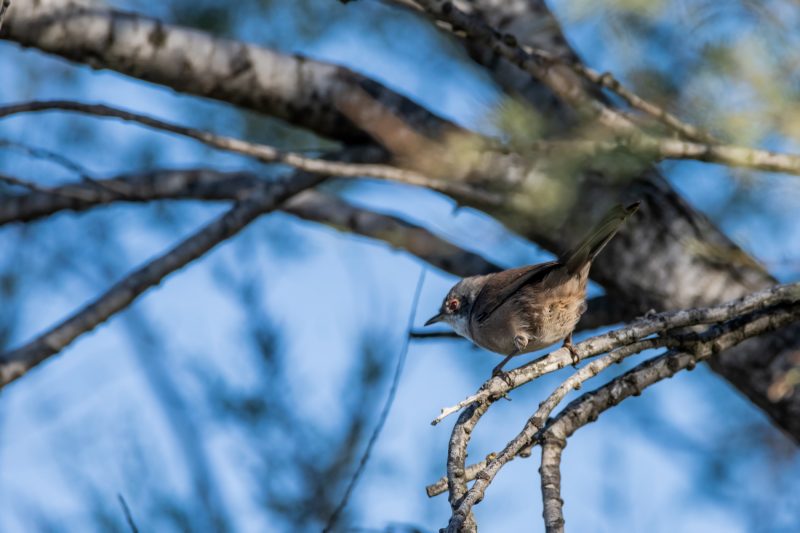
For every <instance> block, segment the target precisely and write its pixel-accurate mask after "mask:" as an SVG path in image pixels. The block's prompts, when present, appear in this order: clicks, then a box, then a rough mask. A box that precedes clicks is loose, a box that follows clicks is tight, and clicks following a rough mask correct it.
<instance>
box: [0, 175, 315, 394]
mask: <svg viewBox="0 0 800 533" xmlns="http://www.w3.org/2000/svg"><path fill="white" fill-rule="evenodd" d="M320 181H322V178H320V177H319V176H315V175H308V174H306V175H301V176H296V177H295V178H294V179H292V180H290V181H287V182H284V183H278V184H275V185H274V186H273V187H272V189H271V190H269V191H268V192H262V193H261V194H254V195H253V196H252V197H250V198H248V199H246V200H243V201H242V202H240V203H238V204H237V205H236V206H234V207H233V208H232V209H231V210H230V211H228V212H227V213H225V214H224V215H222V216H221V217H220V218H218V219H216V220H215V221H213V222H211V223H210V224H208V225H207V226H205V227H204V228H203V229H201V230H200V231H199V232H197V233H195V234H194V235H192V236H190V237H188V238H187V239H185V240H184V241H183V242H181V243H180V244H178V245H177V246H175V247H174V248H173V249H171V250H170V251H168V252H167V253H165V254H163V255H161V256H160V257H158V258H156V259H154V260H152V261H150V262H148V263H147V264H146V265H144V266H142V267H141V268H139V269H137V270H135V271H134V272H132V273H131V274H130V275H128V276H127V277H126V278H125V279H123V280H122V281H120V282H119V283H117V284H116V285H114V286H113V287H111V288H110V289H109V290H108V291H106V292H105V293H104V294H103V295H102V296H100V297H99V298H98V299H96V300H95V301H94V302H92V303H90V304H89V305H87V306H86V307H84V308H83V309H80V310H79V311H77V312H75V313H74V314H73V315H72V316H70V317H69V318H67V319H65V320H64V321H63V322H61V323H60V324H57V325H55V326H53V327H52V328H50V329H49V330H48V331H46V332H45V333H42V334H41V335H39V336H38V337H36V338H35V339H33V340H32V341H30V342H28V343H27V344H25V345H23V346H21V347H19V348H17V349H15V350H12V351H10V352H7V353H5V354H3V355H0V388H1V387H3V386H5V385H7V384H8V383H10V382H11V381H13V380H15V379H17V378H19V377H20V376H22V375H24V374H25V373H26V372H27V371H29V370H30V369H31V368H33V367H34V366H36V365H38V364H39V363H41V362H43V361H45V360H46V359H48V358H49V357H51V356H53V355H55V354H56V353H58V352H60V351H61V350H63V349H64V348H65V347H66V346H68V345H69V344H70V343H72V341H74V340H75V339H76V338H78V337H79V336H81V335H83V334H84V333H87V332H89V331H91V330H93V329H94V328H96V327H97V326H99V325H100V324H102V323H103V322H105V321H106V320H108V319H109V318H110V317H111V316H113V315H114V314H116V313H118V312H119V311H121V310H123V309H125V308H126V307H127V306H128V305H130V304H131V303H132V302H133V301H134V300H135V299H136V298H138V297H139V296H140V295H141V294H142V293H144V292H145V291H146V290H147V289H149V288H151V287H153V286H155V285H158V284H159V283H160V282H161V280H163V279H164V278H165V277H166V276H168V275H169V274H171V273H172V272H175V271H176V270H178V269H180V268H182V267H184V266H186V265H187V264H188V263H190V262H192V261H194V260H195V259H197V258H199V257H201V256H202V255H203V254H205V253H206V252H207V251H209V250H210V249H212V248H213V247H214V246H216V245H217V244H219V243H220V242H223V241H225V240H226V239H228V238H230V237H232V236H233V235H235V234H236V233H238V232H239V231H240V230H241V229H242V228H244V227H245V226H246V225H247V224H249V223H250V222H252V221H253V220H255V219H256V218H257V217H258V216H259V215H261V214H263V213H266V212H268V211H271V210H273V209H275V208H276V207H277V205H278V204H280V203H281V202H282V201H284V200H286V199H287V198H289V197H290V196H291V195H293V194H296V193H298V192H300V191H301V190H303V189H307V188H309V187H313V186H314V185H317V184H318V183H320Z"/></svg>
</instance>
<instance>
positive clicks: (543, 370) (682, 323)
mask: <svg viewBox="0 0 800 533" xmlns="http://www.w3.org/2000/svg"><path fill="white" fill-rule="evenodd" d="M799 299H800V283H795V284H788V285H777V286H775V287H772V288H770V289H766V290H763V291H759V292H756V293H752V294H749V295H747V296H744V297H742V298H739V299H737V300H733V301H731V302H727V303H724V304H722V305H717V306H713V307H706V308H696V309H682V310H679V311H669V312H666V313H660V314H654V315H651V316H646V317H644V318H642V319H640V320H638V321H636V322H634V323H632V324H630V325H629V326H626V327H624V328H620V329H617V330H613V331H609V332H608V333H604V334H602V335H598V336H596V337H591V338H589V339H586V340H585V341H583V342H580V343H578V344H576V345H575V346H574V350H575V356H576V357H577V358H578V360H579V361H582V360H584V359H587V358H589V357H594V356H596V355H599V354H602V353H606V352H609V351H611V350H614V349H617V348H621V347H623V346H628V345H632V344H634V343H637V342H638V341H641V340H644V339H646V338H647V337H649V336H650V335H654V334H663V333H666V332H668V331H669V330H673V329H677V328H684V327H688V326H697V325H701V324H712V323H716V322H721V321H723V320H730V319H731V318H733V317H736V316H739V315H742V314H744V313H752V312H754V311H757V310H759V309H764V308H766V307H770V306H775V305H780V304H784V303H795V302H796V301H798V300H799ZM667 341H668V339H666V338H664V339H663V342H665V343H666V342H667ZM651 347H653V346H651ZM643 349H645V348H643ZM571 363H572V357H571V355H570V352H569V350H567V349H566V348H559V349H557V350H554V351H553V352H550V353H549V354H547V355H545V356H543V357H540V358H539V359H537V360H535V361H532V362H530V363H527V364H525V365H523V366H521V367H519V368H515V369H514V370H510V371H509V372H507V375H506V376H505V378H503V377H500V376H496V377H493V378H490V379H488V380H487V381H486V382H484V383H483V385H482V386H481V388H480V389H478V391H477V392H476V393H475V394H473V395H472V396H469V397H468V398H466V399H465V400H463V401H461V402H459V403H458V404H456V405H454V406H452V407H446V408H444V409H442V414H440V415H439V416H438V417H436V418H435V419H434V420H433V421H432V422H431V424H433V425H436V424H438V423H439V422H441V421H442V419H444V418H445V417H446V416H448V415H450V414H452V413H453V412H456V411H458V410H460V409H461V408H463V407H464V406H465V405H469V404H471V403H473V402H483V401H487V400H489V401H491V398H501V397H503V396H505V395H506V394H507V393H508V392H510V391H511V390H513V389H515V388H517V387H519V386H521V385H524V384H525V383H528V382H530V381H533V380H534V379H536V378H538V377H540V376H543V375H544V374H549V373H550V372H554V371H556V370H560V369H561V368H564V367H565V366H568V365H569V364H571Z"/></svg>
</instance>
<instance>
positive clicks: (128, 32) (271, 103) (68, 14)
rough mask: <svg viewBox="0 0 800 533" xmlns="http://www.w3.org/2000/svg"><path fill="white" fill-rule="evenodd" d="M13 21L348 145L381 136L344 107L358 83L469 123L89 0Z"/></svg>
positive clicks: (21, 39)
mask: <svg viewBox="0 0 800 533" xmlns="http://www.w3.org/2000/svg"><path fill="white" fill-rule="evenodd" d="M6 22H7V23H6V25H5V26H4V27H3V32H2V38H5V39H9V40H12V41H15V42H18V43H20V44H21V45H23V46H33V47H36V48H38V49H40V50H42V51H44V52H48V53H51V54H57V55H60V56H62V57H65V58H67V59H70V60H73V61H78V62H82V63H85V64H88V65H90V66H91V67H92V68H96V69H111V70H115V71H117V72H121V73H123V74H127V75H129V76H133V77H136V78H139V79H142V80H146V81H149V82H151V83H159V84H161V85H164V86H167V87H171V88H173V89H175V90H177V91H179V92H182V93H187V94H194V95H197V96H203V97H206V98H212V99H216V100H221V101H224V102H228V103H231V104H234V105H236V106H239V107H242V108H247V109H253V110H255V111H259V112H262V113H266V114H269V115H272V116H275V117H278V118H281V119H284V120H286V121H288V122H290V123H292V124H295V125H298V126H300V127H304V128H308V129H309V130H311V131H313V132H315V133H317V134H320V135H323V136H326V137H330V138H333V139H337V140H340V141H342V142H346V143H351V144H359V143H365V142H369V141H370V140H371V139H370V136H369V135H368V134H366V133H365V132H364V131H362V130H361V129H360V128H359V127H358V126H357V125H355V124H353V123H352V122H351V121H350V119H349V118H348V117H347V116H346V115H345V114H343V113H342V112H341V110H340V106H342V105H344V104H346V103H347V102H348V101H349V99H350V98H351V96H352V94H353V92H354V89H355V88H360V89H363V90H366V91H368V92H369V93H370V94H371V95H372V96H373V97H374V98H376V99H378V100H379V101H380V102H381V103H382V105H383V106H385V107H387V108H390V109H393V110H395V112H396V113H397V115H398V116H402V117H403V120H404V122H405V123H406V124H409V125H410V126H411V127H412V128H414V129H415V130H419V131H421V132H424V133H425V134H426V135H430V136H431V137H438V136H439V135H440V134H441V133H443V131H444V130H453V129H456V130H457V129H459V128H457V127H456V126H454V125H453V124H451V123H449V122H447V121H445V120H442V119H440V118H438V117H436V116H435V115H433V114H432V113H430V112H429V111H427V110H426V109H424V108H423V107H421V106H419V105H417V104H415V103H414V102H412V101H411V100H409V99H408V98H405V97H403V96H401V95H398V94H397V93H395V92H393V91H391V90H389V89H386V88H385V87H383V86H382V85H380V84H378V83H376V82H374V81H372V80H370V79H368V78H365V77H364V76H361V75H359V74H357V73H355V72H353V71H351V70H349V69H346V68H344V67H340V66H337V65H332V64H328V63H323V62H320V61H315V60H313V59H310V58H307V57H303V56H300V55H296V54H283V53H280V52H277V51H273V50H268V49H265V48H261V47H258V46H254V45H250V44H245V43H242V42H238V41H233V40H228V39H222V38H218V37H214V36H212V35H210V34H208V33H206V32H203V31H199V30H196V29H191V28H186V27H181V26H175V25H171V24H166V23H164V22H161V21H158V20H155V19H151V18H149V17H145V16H141V15H138V14H135V13H131V12H125V11H121V10H117V9H111V8H108V7H105V6H101V5H98V4H97V3H96V2H90V1H88V0H39V1H37V2H21V3H17V4H15V6H14V9H12V10H11V11H9V17H8V20H7V21H6ZM175 65H180V66H181V68H175Z"/></svg>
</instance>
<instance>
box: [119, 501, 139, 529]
mask: <svg viewBox="0 0 800 533" xmlns="http://www.w3.org/2000/svg"><path fill="white" fill-rule="evenodd" d="M117 500H119V504H120V506H121V507H122V513H123V514H124V515H125V522H127V523H128V527H129V528H130V529H131V533H139V528H137V527H136V522H134V520H133V514H131V510H130V508H129V507H128V502H126V501H125V498H124V497H123V496H122V494H117Z"/></svg>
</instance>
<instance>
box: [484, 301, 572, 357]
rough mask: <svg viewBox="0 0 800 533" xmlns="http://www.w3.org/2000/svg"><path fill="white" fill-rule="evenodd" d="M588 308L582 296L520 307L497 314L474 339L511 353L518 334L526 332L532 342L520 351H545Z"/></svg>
mask: <svg viewBox="0 0 800 533" xmlns="http://www.w3.org/2000/svg"><path fill="white" fill-rule="evenodd" d="M585 309H586V304H585V300H583V299H582V298H566V299H560V298H556V299H552V300H549V301H547V302H543V303H542V304H541V305H535V306H526V308H525V309H520V308H517V309H516V310H515V312H512V313H496V319H495V320H492V319H493V318H495V317H491V318H490V319H489V320H488V321H487V322H486V323H485V324H483V325H481V326H479V327H478V328H476V329H477V330H479V331H475V333H477V334H476V335H475V339H473V340H474V342H475V343H476V344H478V345H479V346H481V347H483V348H486V349H487V350H491V351H493V352H496V353H499V354H501V355H508V354H510V353H512V352H514V351H516V345H515V344H514V337H515V336H516V335H517V334H519V333H522V334H523V335H525V336H526V337H527V338H528V344H527V346H525V348H524V349H522V350H520V351H519V352H518V353H519V354H524V353H529V352H533V351H535V350H541V349H542V348H546V347H547V346H550V345H551V344H554V343H556V342H559V341H561V340H563V339H564V338H566V337H567V335H569V334H570V333H571V332H572V331H573V330H574V329H575V325H576V324H577V323H578V321H579V320H580V318H581V315H582V314H583V311H584V310H585Z"/></svg>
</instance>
